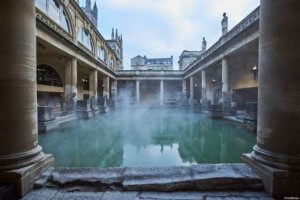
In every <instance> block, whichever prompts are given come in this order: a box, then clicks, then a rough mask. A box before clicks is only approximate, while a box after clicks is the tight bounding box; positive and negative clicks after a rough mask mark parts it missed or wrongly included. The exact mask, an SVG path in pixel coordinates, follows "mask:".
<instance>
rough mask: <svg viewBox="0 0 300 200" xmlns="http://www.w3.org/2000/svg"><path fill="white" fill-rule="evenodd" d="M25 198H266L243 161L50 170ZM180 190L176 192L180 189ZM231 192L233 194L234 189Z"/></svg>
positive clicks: (257, 179)
mask: <svg viewBox="0 0 300 200" xmlns="http://www.w3.org/2000/svg"><path fill="white" fill-rule="evenodd" d="M35 188H36V189H35V190H34V191H32V192H31V193H30V194H28V195H27V196H26V197H25V198H24V199H27V200H29V199H39V198H38V197H43V196H45V199H103V200H106V199H113V200H114V199H116V200H118V199H122V200H126V199H130V200H134V199H137V200H139V199H154V200H156V199H180V200H181V199H182V200H183V199H187V200H189V199H191V200H193V199H209V198H211V199H214V198H229V199H230V198H231V199H234V198H237V199H243V198H244V199H253V198H254V199H259V198H261V197H263V198H265V197H266V198H267V197H268V195H267V194H266V193H264V192H263V183H262V180H261V179H260V178H259V177H258V176H257V175H256V174H255V173H254V172H252V170H251V169H250V168H249V167H247V166H246V165H245V164H203V165H192V166H186V167H179V166H178V167H165V168H160V167H151V168H106V169H102V168H56V169H53V168H50V169H49V170H47V171H46V172H44V173H43V174H42V176H41V177H40V179H38V180H37V181H36V183H35ZM180 191H181V192H180ZM234 191H235V192H234Z"/></svg>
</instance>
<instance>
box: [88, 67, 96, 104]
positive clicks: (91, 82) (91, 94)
mask: <svg viewBox="0 0 300 200" xmlns="http://www.w3.org/2000/svg"><path fill="white" fill-rule="evenodd" d="M89 93H90V99H92V98H94V95H95V94H94V70H92V71H90V74H89Z"/></svg>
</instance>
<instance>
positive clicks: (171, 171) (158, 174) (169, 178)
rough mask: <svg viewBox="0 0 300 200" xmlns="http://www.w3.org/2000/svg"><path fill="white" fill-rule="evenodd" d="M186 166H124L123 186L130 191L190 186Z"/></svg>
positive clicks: (173, 189) (174, 189) (188, 170)
mask: <svg viewBox="0 0 300 200" xmlns="http://www.w3.org/2000/svg"><path fill="white" fill-rule="evenodd" d="M191 179H192V177H191V174H190V169H189V168H187V167H166V168H160V167H151V168H126V169H125V171H124V181H123V187H124V189H125V190H130V191H176V190H180V189H187V188H191V187H192V182H191V181H190V180H191Z"/></svg>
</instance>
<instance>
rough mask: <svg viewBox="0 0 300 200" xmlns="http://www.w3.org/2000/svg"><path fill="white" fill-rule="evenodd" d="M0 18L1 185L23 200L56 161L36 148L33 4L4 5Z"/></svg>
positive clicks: (14, 1)
mask: <svg viewBox="0 0 300 200" xmlns="http://www.w3.org/2000/svg"><path fill="white" fill-rule="evenodd" d="M0 18H1V19H2V20H1V21H0V25H1V27H2V29H1V32H0V55H1V59H0V95H1V103H0V181H1V182H3V183H13V184H14V186H15V189H16V192H17V195H18V197H21V196H23V195H24V194H26V193H27V192H28V191H29V190H30V189H32V184H33V179H34V178H35V177H37V176H39V175H40V173H41V172H42V171H43V170H44V169H45V168H47V166H49V165H50V164H51V163H52V164H53V161H54V160H53V157H52V156H50V155H44V154H43V152H42V148H41V147H40V146H39V144H38V127H37V92H36V91H37V85H36V34H35V30H36V25H35V4H34V1H33V0H10V1H1V3H0Z"/></svg>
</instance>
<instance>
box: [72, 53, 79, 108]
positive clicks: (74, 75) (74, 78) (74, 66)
mask: <svg viewBox="0 0 300 200" xmlns="http://www.w3.org/2000/svg"><path fill="white" fill-rule="evenodd" d="M71 83H72V95H73V99H74V101H75V102H76V100H77V97H78V96H77V95H78V92H77V59H76V58H73V59H72V82H71Z"/></svg>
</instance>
